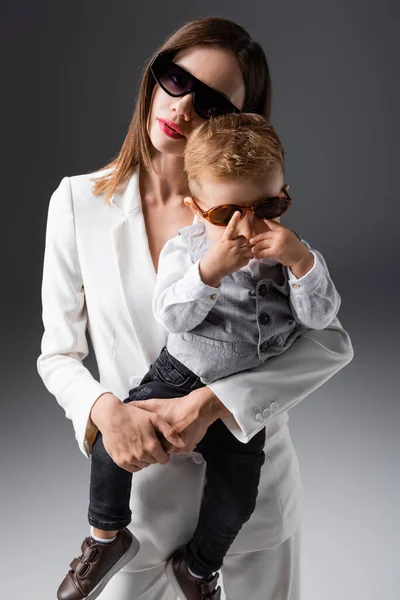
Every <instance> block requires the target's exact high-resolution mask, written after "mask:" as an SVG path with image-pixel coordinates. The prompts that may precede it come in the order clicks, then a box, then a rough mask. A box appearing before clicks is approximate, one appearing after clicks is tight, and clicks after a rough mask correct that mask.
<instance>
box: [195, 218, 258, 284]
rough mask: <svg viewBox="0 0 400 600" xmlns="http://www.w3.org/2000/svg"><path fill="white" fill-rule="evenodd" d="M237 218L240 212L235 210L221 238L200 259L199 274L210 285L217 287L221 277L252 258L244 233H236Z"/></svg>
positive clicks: (242, 265)
mask: <svg viewBox="0 0 400 600" xmlns="http://www.w3.org/2000/svg"><path fill="white" fill-rule="evenodd" d="M239 218H240V213H239V211H236V212H235V213H234V214H233V215H232V217H231V220H230V221H229V223H228V225H227V226H226V228H225V231H224V233H223V236H222V238H221V239H220V240H218V241H217V242H215V243H214V244H213V245H212V246H211V247H210V248H209V249H208V250H207V252H206V254H205V255H204V256H203V258H202V259H201V261H200V276H201V278H202V280H203V281H204V283H205V284H207V285H210V286H211V287H218V286H219V284H220V282H221V279H222V277H225V276H226V275H230V274H231V273H233V272H234V271H237V270H238V269H240V268H241V267H244V266H245V265H247V263H248V262H249V260H250V259H251V258H254V255H253V254H252V252H251V247H250V244H249V241H248V239H247V238H246V237H245V236H244V235H238V232H237V224H238V222H239Z"/></svg>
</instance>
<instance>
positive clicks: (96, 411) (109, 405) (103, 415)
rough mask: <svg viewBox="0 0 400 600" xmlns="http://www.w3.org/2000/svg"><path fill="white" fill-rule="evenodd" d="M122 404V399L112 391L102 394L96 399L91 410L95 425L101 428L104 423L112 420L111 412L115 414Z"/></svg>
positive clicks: (91, 417)
mask: <svg viewBox="0 0 400 600" xmlns="http://www.w3.org/2000/svg"><path fill="white" fill-rule="evenodd" d="M120 405H121V401H120V400H119V398H117V396H114V394H112V393H111V392H105V393H104V394H101V396H99V397H98V398H97V400H96V401H95V403H94V404H93V406H92V410H91V411H90V419H91V421H92V422H93V423H94V425H95V426H96V427H97V428H98V429H100V431H101V430H102V428H103V423H104V422H105V421H109V420H110V416H111V414H113V413H114V414H115V411H116V409H118V408H119V407H120Z"/></svg>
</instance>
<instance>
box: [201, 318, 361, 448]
mask: <svg viewBox="0 0 400 600" xmlns="http://www.w3.org/2000/svg"><path fill="white" fill-rule="evenodd" d="M353 356H354V352H353V348H352V344H351V341H350V338H349V335H348V334H347V333H346V331H345V330H344V329H343V327H342V326H341V324H340V322H339V320H338V319H337V318H335V319H334V320H333V322H332V323H330V324H329V325H328V327H326V328H325V329H322V330H314V329H310V330H307V331H304V332H302V334H301V335H300V337H299V338H298V339H297V340H296V341H295V342H294V343H293V344H292V346H290V348H289V349H288V350H285V352H283V353H282V354H279V355H277V356H273V357H272V358H269V359H268V360H266V361H264V362H263V363H262V364H261V365H259V366H257V367H255V368H254V369H251V370H248V371H242V372H240V373H235V374H233V375H230V376H229V377H224V378H222V379H219V380H218V381H215V382H213V383H211V384H208V387H209V388H210V389H211V390H212V391H213V392H214V394H215V395H216V396H217V397H218V398H219V400H220V401H221V402H222V403H223V404H224V405H225V406H226V407H227V408H228V409H229V411H230V412H231V413H232V416H229V417H224V418H223V421H224V423H225V425H226V426H227V427H228V429H229V430H230V431H231V432H232V434H233V435H235V437H236V438H237V439H238V440H239V441H241V442H243V443H246V442H248V441H249V440H251V438H252V437H253V436H254V435H255V434H256V433H258V431H260V430H261V429H262V428H263V427H265V426H266V425H267V423H268V421H269V419H271V418H273V417H274V415H277V414H279V413H282V412H284V411H287V410H289V409H291V408H293V407H294V406H296V404H298V403H299V402H300V401H301V400H303V399H304V398H306V397H307V396H308V395H309V394H311V393H312V392H314V391H315V390H316V389H318V388H319V387H320V386H321V385H323V384H324V383H325V382H326V381H328V379H330V378H331V377H332V376H333V375H335V373H337V372H338V371H340V369H342V368H343V367H344V366H346V365H347V364H348V363H349V362H350V361H351V360H352V358H353ZM267 435H268V428H267Z"/></svg>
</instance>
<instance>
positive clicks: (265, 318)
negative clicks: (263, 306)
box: [260, 313, 271, 325]
mask: <svg viewBox="0 0 400 600" xmlns="http://www.w3.org/2000/svg"><path fill="white" fill-rule="evenodd" d="M270 320H271V317H270V316H269V315H268V314H267V313H261V315H260V322H261V323H262V324H263V325H266V324H267V323H269V322H270Z"/></svg>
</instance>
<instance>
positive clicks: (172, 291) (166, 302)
mask: <svg viewBox="0 0 400 600" xmlns="http://www.w3.org/2000/svg"><path fill="white" fill-rule="evenodd" d="M199 262H200V260H198V261H196V262H195V263H192V261H191V258H190V256H189V253H188V251H187V247H186V245H185V242H184V239H183V237H182V236H181V235H178V236H176V237H174V238H172V239H170V240H168V242H167V243H166V244H165V246H164V247H163V249H162V250H161V253H160V257H159V261H158V272H157V281H156V286H155V290H154V296H153V313H154V316H155V318H156V320H157V321H158V322H159V323H160V324H161V325H162V326H163V327H164V328H165V329H166V330H167V331H169V332H171V333H181V332H183V331H190V330H191V329H193V328H194V327H196V325H199V323H201V322H202V321H204V319H205V318H206V316H207V315H208V313H209V312H210V310H211V309H212V307H213V306H214V304H215V302H216V301H217V298H218V296H219V294H220V289H219V288H217V287H211V286H209V285H206V284H205V283H204V282H203V281H202V279H201V277H200V273H199Z"/></svg>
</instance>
